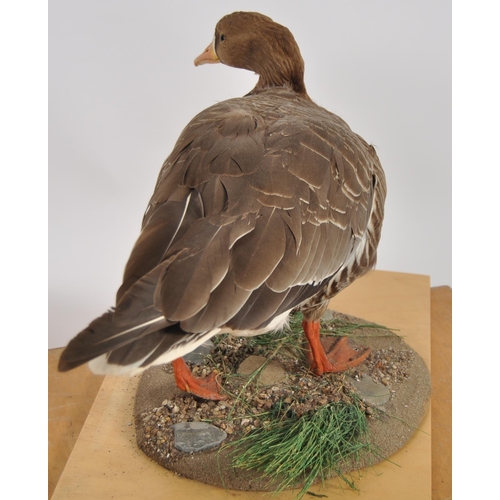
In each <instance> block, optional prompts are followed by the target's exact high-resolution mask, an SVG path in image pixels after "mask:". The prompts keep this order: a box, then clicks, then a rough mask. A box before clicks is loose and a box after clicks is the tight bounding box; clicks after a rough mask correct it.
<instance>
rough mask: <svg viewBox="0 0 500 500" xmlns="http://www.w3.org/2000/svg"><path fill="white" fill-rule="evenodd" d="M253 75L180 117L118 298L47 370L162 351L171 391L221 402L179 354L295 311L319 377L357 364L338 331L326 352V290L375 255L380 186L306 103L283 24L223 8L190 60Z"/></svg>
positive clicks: (329, 117) (100, 368)
mask: <svg viewBox="0 0 500 500" xmlns="http://www.w3.org/2000/svg"><path fill="white" fill-rule="evenodd" d="M218 62H221V63H223V64H226V65H228V66H233V67H236V68H244V69H248V70H251V71H254V72H255V73H257V75H258V76H259V80H258V82H257V85H256V86H255V88H254V89H253V90H252V91H251V92H250V93H249V94H247V95H246V96H244V97H241V98H236V99H230V100H227V101H224V102H220V103H218V104H215V105H214V106H211V107H209V108H208V109H206V110H204V111H202V112H201V113H200V114H199V115H198V116H196V117H195V118H193V120H192V121H191V122H190V123H189V124H188V125H187V127H186V128H185V129H184V131H183V132H182V134H181V136H180V137H179V139H178V141H177V143H176V145H175V147H174V150H173V151H172V153H171V154H170V156H169V157H168V158H167V160H166V161H165V163H164V165H163V167H162V169H161V171H160V174H159V177H158V181H157V183H156V187H155V190H154V193H153V196H152V198H151V200H150V202H149V205H148V207H147V210H146V213H145V215H144V220H143V223H142V231H141V233H140V236H139V238H138V240H137V242H136V244H135V246H134V248H133V250H132V254H131V256H130V258H129V261H128V263H127V266H126V269H125V274H124V279H123V284H122V285H121V287H120V289H119V290H118V293H117V297H116V306H115V307H114V308H113V309H111V310H109V311H108V312H106V313H105V314H104V315H103V316H101V317H99V318H97V319H96V320H94V321H93V322H92V323H90V325H89V326H88V327H87V328H86V329H85V330H83V331H82V332H81V333H79V334H78V335H77V336H76V337H75V338H74V339H73V340H72V341H71V342H70V343H69V345H68V346H67V348H66V349H65V351H64V352H63V354H62V356H61V359H60V362H59V370H60V371H66V370H70V369H72V368H75V367H76V366H79V365H81V364H83V363H86V362H90V363H89V365H90V368H91V369H92V370H93V371H94V372H95V373H100V374H105V373H109V374H122V373H132V374H135V373H139V372H141V371H143V370H145V369H147V368H148V367H150V366H152V365H157V364H162V363H168V362H171V363H172V365H173V367H174V375H175V379H176V383H177V386H178V387H179V388H180V389H182V390H184V391H188V392H191V393H193V394H194V395H197V396H199V397H202V398H205V399H223V398H224V396H223V395H222V394H221V393H220V392H219V386H218V384H217V382H216V378H215V375H214V374H212V375H211V376H209V377H205V378H195V377H194V376H193V375H192V373H191V372H190V370H189V368H188V366H187V365H186V363H185V362H184V360H183V359H182V356H184V355H185V354H187V353H189V352H190V351H192V350H194V349H195V348H196V347H197V346H199V345H200V344H202V343H203V342H205V341H206V340H208V339H209V338H210V337H213V336H214V335H217V334H221V333H231V334H234V335H239V336H250V335H259V334H262V333H265V332H268V331H270V330H274V329H278V328H280V327H282V326H283V325H284V324H286V321H287V318H288V316H289V314H290V312H291V311H292V310H300V311H302V313H303V317H304V321H303V327H304V333H305V336H306V338H307V340H308V342H309V345H310V351H311V355H312V362H311V370H312V371H313V372H314V373H315V374H317V375H321V374H323V373H325V372H338V371H343V370H346V369H348V368H351V367H354V366H356V365H358V364H359V363H361V362H363V361H364V360H365V359H366V357H367V356H368V354H369V350H367V349H365V350H363V349H361V350H357V349H355V348H354V347H353V346H351V345H350V344H349V340H348V338H347V337H343V338H341V339H340V340H339V341H338V342H337V343H336V344H335V345H334V346H333V348H332V349H331V350H330V351H329V352H328V353H327V352H325V349H324V348H323V346H322V344H321V341H320V323H319V320H320V317H321V316H322V314H323V312H324V311H325V310H326V308H327V305H328V301H329V299H331V298H332V297H333V296H334V295H336V294H337V293H338V292H339V291H340V290H342V289H343V288H345V287H346V286H347V285H349V284H350V283H352V281H353V280H355V279H356V278H357V277H359V276H361V275H363V274H365V273H366V272H367V271H368V270H370V269H371V268H372V267H373V266H374V265H375V260H376V250H377V245H378V242H379V239H380V231H381V226H382V219H383V210H384V200H385V195H386V184H385V177H384V173H383V170H382V167H381V165H380V162H379V159H378V158H377V155H376V153H375V150H374V148H373V147H372V146H370V145H368V144H367V143H366V142H365V141H364V140H363V139H362V138H361V137H360V136H359V135H357V134H355V133H354V132H352V131H351V129H350V128H349V126H348V125H347V124H346V123H345V122H344V121H343V120H342V119H341V118H339V117H338V116H336V115H334V114H332V113H330V112H329V111H327V110H326V109H323V108H321V107H320V106H318V105H316V104H315V103H314V102H313V101H312V100H311V99H310V97H309V96H308V95H307V92H306V88H305V85H304V62H303V60H302V57H301V55H300V51H299V48H298V46H297V44H296V42H295V39H294V37H293V35H292V34H291V33H290V31H289V30H288V29H287V28H285V27H284V26H281V25H279V24H277V23H275V22H273V20H272V19H270V18H269V17H266V16H264V15H262V14H258V13H253V12H235V13H233V14H230V15H228V16H225V17H224V18H222V19H221V20H220V21H219V22H218V24H217V26H216V28H215V36H214V39H213V42H212V43H211V44H210V45H209V46H208V47H207V49H206V50H205V51H204V52H203V53H202V54H201V55H200V56H199V57H197V58H196V60H195V65H196V66H198V65H200V64H205V63H218Z"/></svg>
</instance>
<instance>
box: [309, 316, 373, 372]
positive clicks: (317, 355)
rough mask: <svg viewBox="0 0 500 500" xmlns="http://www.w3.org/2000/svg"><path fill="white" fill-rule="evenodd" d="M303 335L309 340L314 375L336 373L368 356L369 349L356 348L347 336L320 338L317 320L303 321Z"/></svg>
mask: <svg viewBox="0 0 500 500" xmlns="http://www.w3.org/2000/svg"><path fill="white" fill-rule="evenodd" d="M302 326H303V328H304V333H305V336H306V338H307V340H308V342H309V346H310V354H309V362H310V367H311V371H312V372H313V373H314V374H316V375H322V374H323V373H338V372H343V371H346V370H349V369H350V368H354V367H355V366H358V365H360V364H361V363H362V362H363V361H365V360H366V358H367V357H368V356H369V354H370V352H371V349H370V348H369V347H363V348H359V349H356V348H355V347H354V345H353V344H352V342H351V340H350V339H349V337H340V338H339V339H338V340H337V341H336V342H335V340H334V339H333V338H331V337H330V338H325V339H320V323H319V321H315V322H312V321H303V322H302Z"/></svg>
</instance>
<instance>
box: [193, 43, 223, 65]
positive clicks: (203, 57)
mask: <svg viewBox="0 0 500 500" xmlns="http://www.w3.org/2000/svg"><path fill="white" fill-rule="evenodd" d="M218 62H220V60H219V58H218V57H217V54H216V53H215V50H214V42H212V43H211V44H210V45H209V46H208V47H207V48H206V49H205V50H204V51H203V52H202V53H201V54H200V55H199V56H198V57H197V58H196V59H195V60H194V65H195V66H199V65H200V64H215V63H218Z"/></svg>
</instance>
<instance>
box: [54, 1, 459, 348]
mask: <svg viewBox="0 0 500 500" xmlns="http://www.w3.org/2000/svg"><path fill="white" fill-rule="evenodd" d="M235 10H252V11H258V12H261V13H263V14H266V15H268V16H270V17H272V18H273V19H274V20H275V21H277V22H279V23H281V24H283V25H285V26H287V27H288V28H290V30H291V31H292V33H293V34H294V36H295V38H296V40H297V42H298V44H299V46H300V48H301V52H302V56H303V58H304V60H305V63H306V75H305V81H306V86H307V90H308V93H309V95H310V96H311V97H312V99H313V100H315V101H316V102H317V103H318V104H320V105H321V106H324V107H326V108H327V109H329V110H330V111H332V112H334V113H336V114H338V115H339V116H341V117H342V118H343V119H345V120H346V121H347V122H348V123H349V125H350V126H351V128H352V129H353V130H354V131H355V132H357V133H359V134H360V135H362V136H363V137H364V138H365V139H366V140H367V141H368V142H370V143H372V144H374V145H375V146H376V148H377V152H378V154H379V157H380V159H381V161H382V164H383V166H384V169H385V172H386V175H387V181H388V199H387V204H386V218H385V223H384V230H383V235H382V242H381V244H380V247H379V260H378V266H377V268H378V269H383V270H391V271H401V272H408V273H418V274H426V275H430V276H431V283H432V286H437V285H451V2H449V1H439V2H436V1H435V0H418V1H417V0H414V1H408V2H401V0H377V1H368V0H341V1H332V0H329V1H327V0H325V1H314V0H309V1H308V2H305V1H301V2H300V1H298V0H286V1H276V0H275V1H273V2H270V1H258V0H252V1H243V0H242V1H237V0H231V1H230V0H212V1H210V2H206V1H183V2H173V1H166V0H148V1H139V0H136V1H124V0H105V1H103V0H85V1H83V0H81V1H76V2H68V1H67V0H51V2H50V3H49V194H50V203H49V224H50V225H49V348H52V347H59V346H63V345H65V344H67V342H68V341H69V340H70V338H71V337H73V336H74V335H75V334H76V333H78V331H80V330H81V329H82V328H84V327H85V326H86V325H87V324H88V323H89V322H90V321H91V320H92V319H94V317H96V316H98V315H100V314H102V313H103V312H104V311H105V310H106V309H107V308H108V307H110V306H111V305H113V304H114V295H115V292H116V290H117V288H118V286H119V285H120V283H121V275H122V272H123V268H124V266H125V263H126V260H127V258H128V255H129V253H130V250H131V249H132V246H133V244H134V241H135V239H136V237H137V236H138V234H139V229H140V223H141V219H142V215H143V212H144V210H145V208H146V205H147V202H148V200H149V197H150V196H151V194H152V191H153V188H154V184H155V181H156V177H157V174H158V171H159V169H160V167H161V165H162V163H163V161H164V159H165V158H166V157H167V156H168V154H169V153H170V151H171V149H172V147H173V145H174V143H175V141H176V139H177V137H178V135H179V134H180V132H181V130H182V129H183V128H184V126H185V125H186V124H187V123H188V121H189V120H190V119H191V118H192V117H193V116H194V115H195V114H197V113H198V112H199V111H201V110H202V109H204V108H206V107H208V106H210V105H211V104H213V103H215V102H217V101H221V100H224V99H228V98H231V97H236V96H240V95H243V94H245V93H246V92H248V91H249V90H250V89H251V88H252V87H253V85H254V84H255V82H256V76H255V75H253V74H251V73H250V72H246V71H244V70H237V69H234V68H228V67H224V66H222V65H220V64H219V65H211V66H202V67H199V68H195V67H194V65H193V59H194V58H195V57H196V56H197V55H198V54H199V53H200V52H201V51H202V50H203V49H204V48H205V47H206V46H207V45H208V43H209V42H210V41H211V38H212V36H213V30H214V27H215V24H216V22H217V21H218V20H219V19H220V18H221V17H222V16H223V15H225V14H228V13H230V12H233V11H235Z"/></svg>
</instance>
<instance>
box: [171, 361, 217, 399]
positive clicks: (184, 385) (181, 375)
mask: <svg viewBox="0 0 500 500" xmlns="http://www.w3.org/2000/svg"><path fill="white" fill-rule="evenodd" d="M172 366H173V367H174V377H175V383H176V384H177V387H178V388H179V389H181V390H182V391H185V392H188V393H190V394H193V395H195V396H198V397H200V398H203V399H208V400H212V401H220V400H223V399H226V396H224V395H222V394H221V393H220V385H219V383H218V381H217V374H216V373H212V374H210V375H208V376H207V377H194V376H193V374H192V373H191V370H190V369H189V367H188V365H187V364H186V362H185V361H184V360H183V359H182V358H178V359H175V360H174V361H172Z"/></svg>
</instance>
